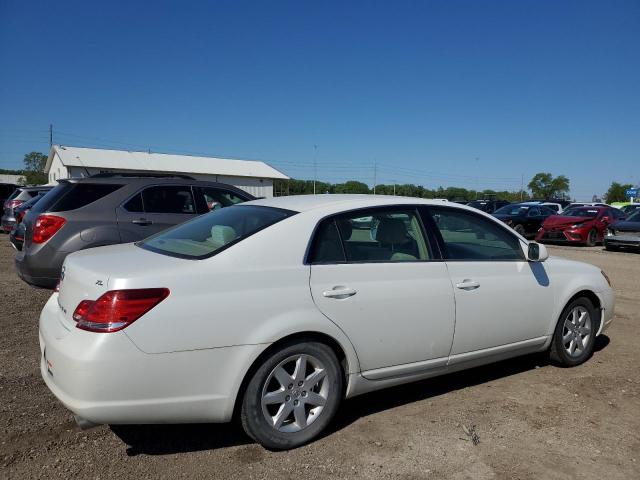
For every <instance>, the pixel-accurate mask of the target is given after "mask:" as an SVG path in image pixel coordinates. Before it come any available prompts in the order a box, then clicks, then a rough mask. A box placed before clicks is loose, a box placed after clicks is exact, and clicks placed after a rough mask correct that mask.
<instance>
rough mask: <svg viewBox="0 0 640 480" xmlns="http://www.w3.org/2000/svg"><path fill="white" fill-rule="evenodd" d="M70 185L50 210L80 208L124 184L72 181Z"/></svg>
mask: <svg viewBox="0 0 640 480" xmlns="http://www.w3.org/2000/svg"><path fill="white" fill-rule="evenodd" d="M69 185H70V188H68V189H67V191H66V193H65V194H64V195H62V197H61V198H60V199H59V200H58V201H56V202H55V204H54V205H53V206H52V207H51V208H50V209H49V211H52V212H66V211H69V210H77V209H78V208H82V207H86V206H87V205H89V204H90V203H93V202H95V201H96V200H100V199H101V198H103V197H106V196H107V195H109V194H110V193H113V192H115V191H116V190H118V189H119V188H121V187H122V185H116V184H110V183H75V184H74V183H72V184H69ZM56 188H57V187H56ZM54 190H55V189H54ZM52 192H53V190H52Z"/></svg>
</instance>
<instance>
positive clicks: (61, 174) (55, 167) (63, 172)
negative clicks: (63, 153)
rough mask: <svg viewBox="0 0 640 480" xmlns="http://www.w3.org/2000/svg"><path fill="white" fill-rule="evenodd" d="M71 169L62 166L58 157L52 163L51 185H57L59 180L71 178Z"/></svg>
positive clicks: (50, 171)
mask: <svg viewBox="0 0 640 480" xmlns="http://www.w3.org/2000/svg"><path fill="white" fill-rule="evenodd" d="M70 176H71V175H69V169H68V168H67V167H66V166H65V165H63V164H62V161H61V160H60V157H58V155H56V156H55V157H53V160H52V161H51V168H49V183H50V184H55V183H56V181H57V180H60V179H61V178H69V177H70Z"/></svg>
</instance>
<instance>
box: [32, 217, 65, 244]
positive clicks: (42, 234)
mask: <svg viewBox="0 0 640 480" xmlns="http://www.w3.org/2000/svg"><path fill="white" fill-rule="evenodd" d="M65 222H66V220H65V219H64V218H62V217H57V216H55V215H40V216H39V217H38V218H37V220H36V223H35V225H34V226H33V236H32V237H31V241H32V242H33V243H44V242H46V241H47V240H49V239H50V238H51V237H53V236H54V235H55V234H56V233H57V232H58V230H60V229H61V228H62V226H63V225H64V223H65Z"/></svg>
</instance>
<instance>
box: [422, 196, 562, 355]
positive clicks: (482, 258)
mask: <svg viewBox="0 0 640 480" xmlns="http://www.w3.org/2000/svg"><path fill="white" fill-rule="evenodd" d="M429 211H430V212H431V216H432V219H433V225H435V227H436V228H437V230H438V231H439V233H440V236H441V240H442V245H443V250H444V252H443V254H444V257H445V259H446V263H447V268H448V270H449V275H450V276H451V283H452V284H453V287H454V292H455V301H456V327H455V334H454V339H453V347H452V349H451V355H452V358H453V357H455V356H456V355H461V354H466V353H469V352H481V351H483V350H485V351H486V350H487V349H492V348H494V347H497V349H498V350H500V347H505V346H514V345H515V344H517V343H518V342H524V343H523V344H522V345H523V346H526V345H527V344H537V343H540V344H542V343H544V341H545V335H546V334H547V332H546V330H547V328H548V325H549V321H550V319H551V316H552V315H553V309H554V304H555V302H554V296H553V290H552V288H551V285H550V279H549V277H548V276H547V273H546V271H545V268H544V264H543V263H536V262H528V261H527V260H526V259H525V256H524V251H523V249H522V245H521V242H520V240H519V239H518V238H517V237H516V236H515V235H514V234H513V233H511V232H510V231H509V230H508V229H507V228H506V227H503V226H502V225H500V224H498V223H497V222H495V221H493V220H491V219H488V218H485V217H483V216H482V215H480V214H476V213H474V212H470V211H465V210H462V209H458V208H456V209H454V208H446V207H430V208H429Z"/></svg>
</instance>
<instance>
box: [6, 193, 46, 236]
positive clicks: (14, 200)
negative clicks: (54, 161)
mask: <svg viewBox="0 0 640 480" xmlns="http://www.w3.org/2000/svg"><path fill="white" fill-rule="evenodd" d="M52 188H53V187H51V186H48V185H41V186H38V187H18V188H17V189H16V190H15V191H14V192H13V194H11V196H10V197H9V198H8V199H7V200H6V201H5V202H4V211H3V215H2V219H1V221H2V230H3V231H4V232H7V233H8V232H10V231H11V230H12V229H13V226H14V225H15V223H16V218H15V209H16V208H17V207H19V206H20V205H22V204H23V203H25V202H27V201H29V200H31V199H32V198H33V197H35V196H36V195H38V194H39V193H40V192H47V191H49V190H51V189H52Z"/></svg>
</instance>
